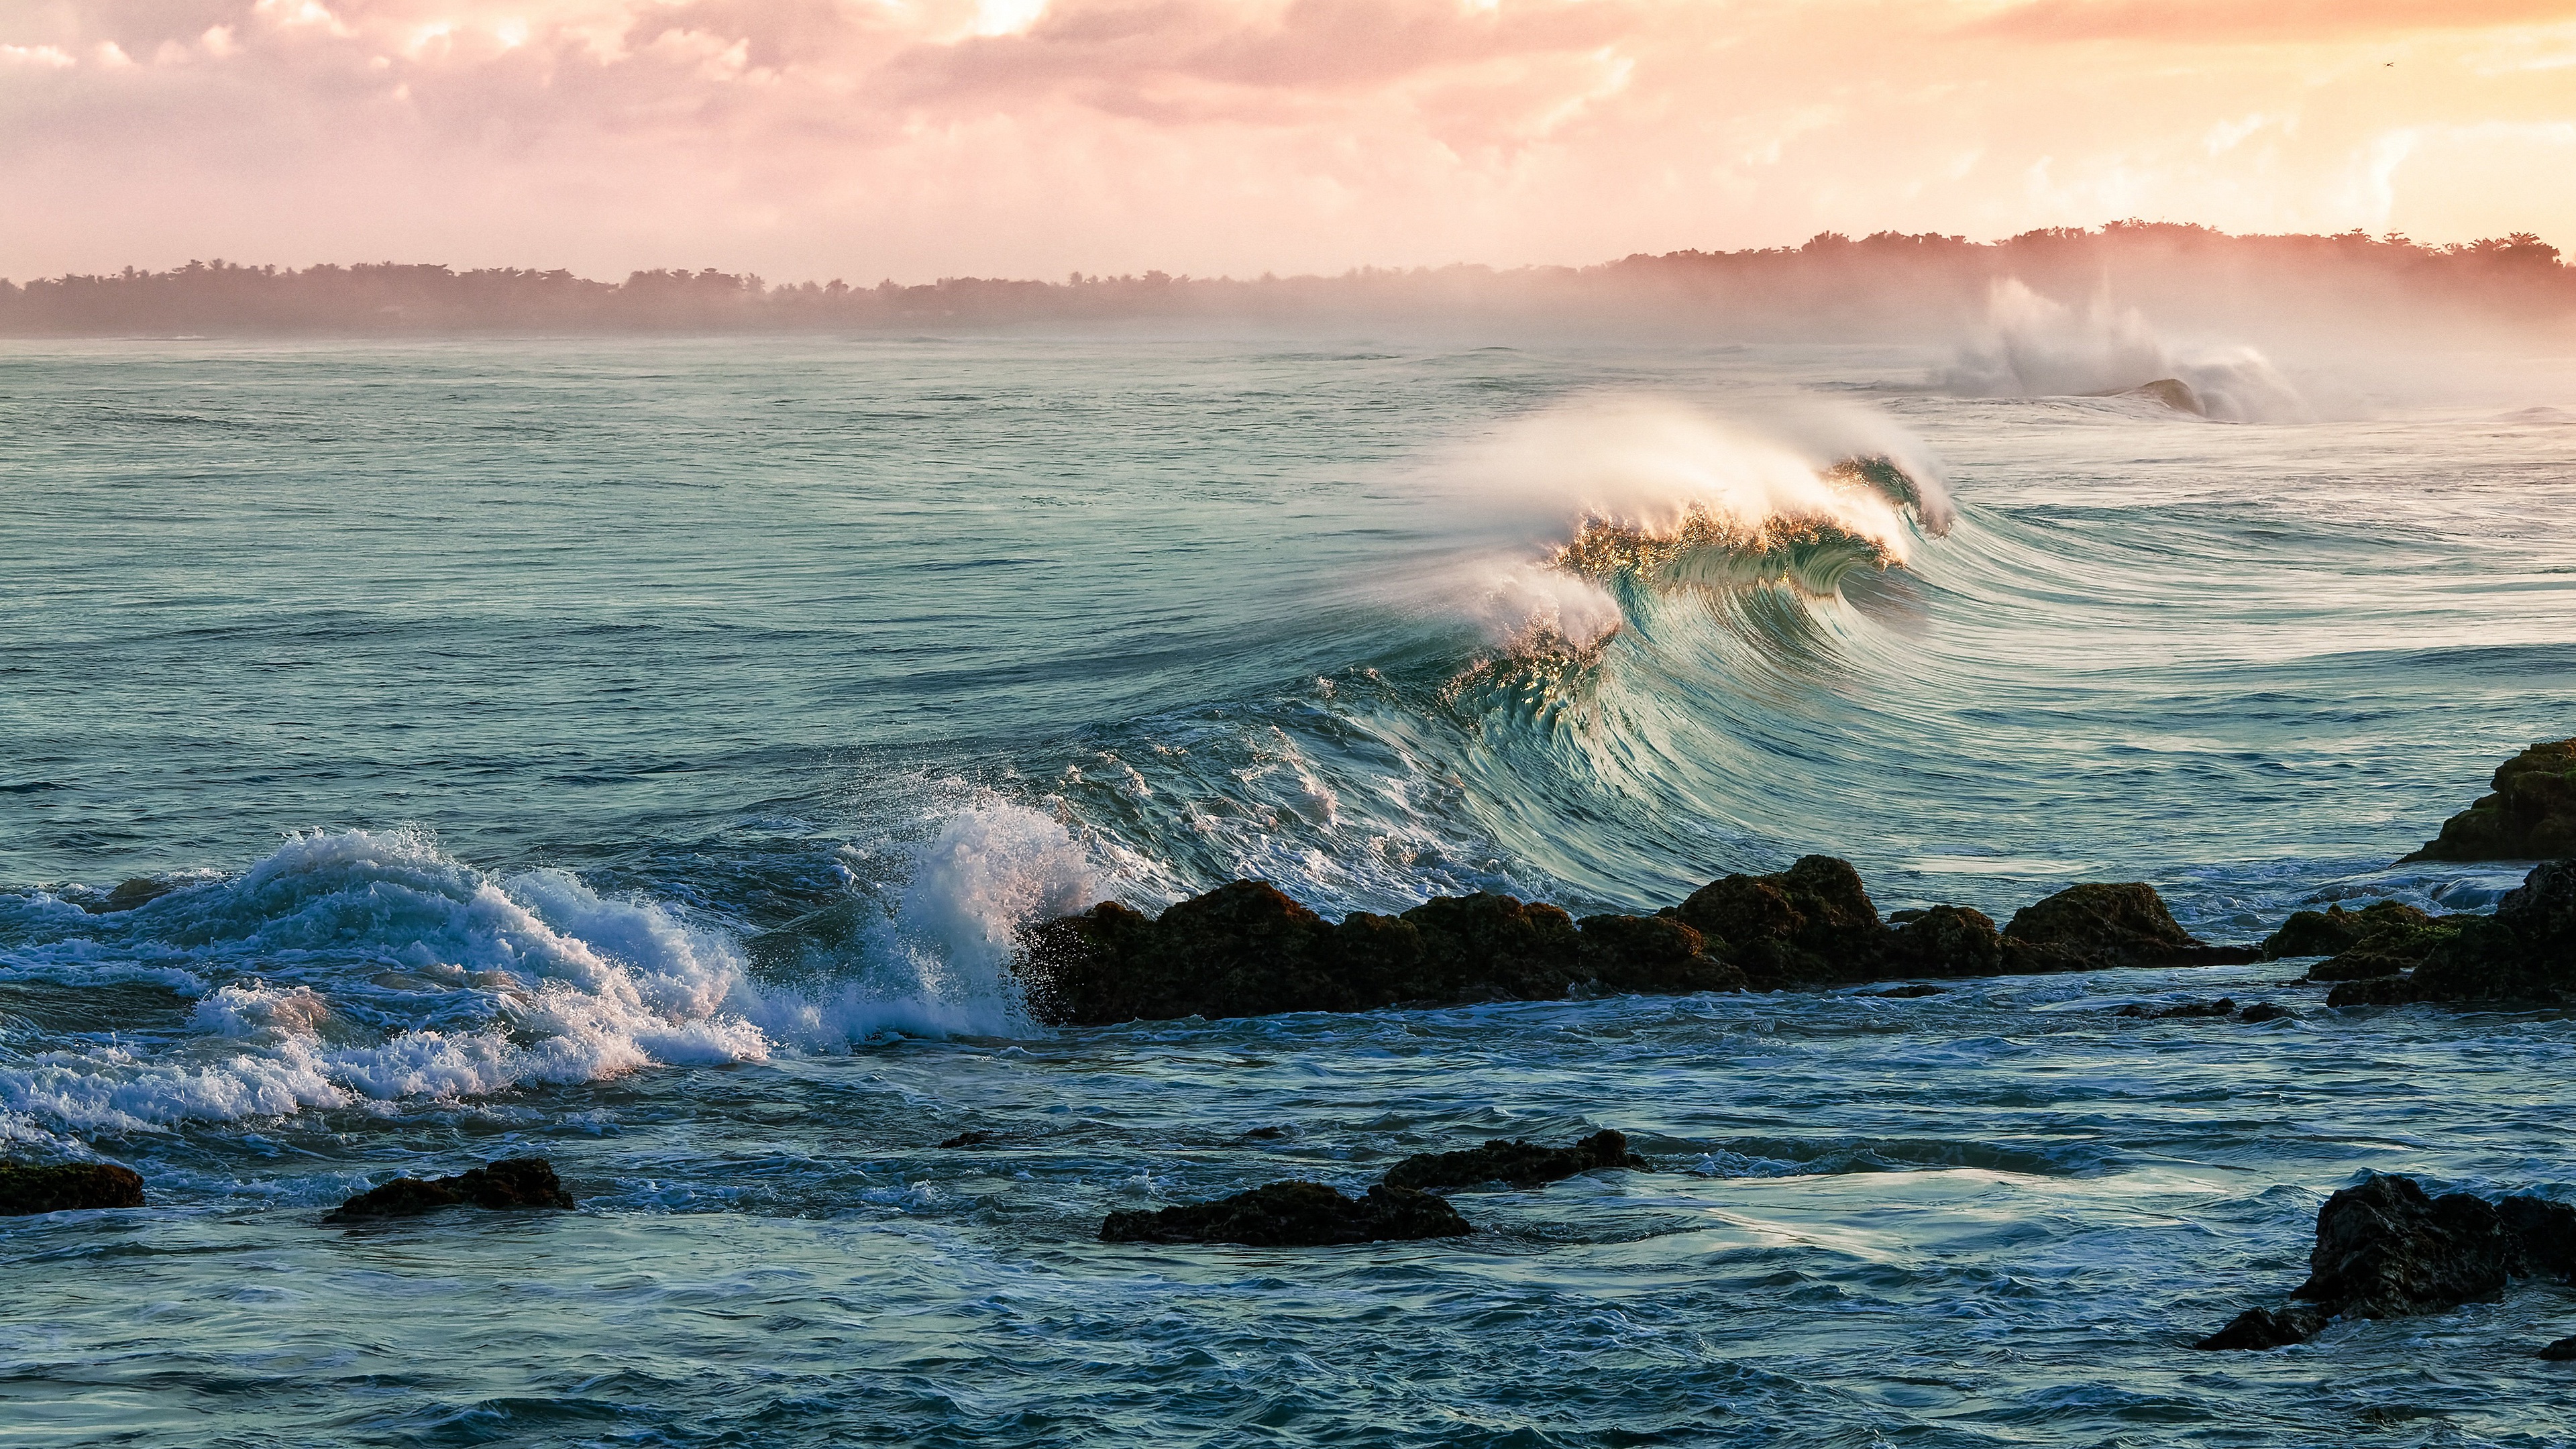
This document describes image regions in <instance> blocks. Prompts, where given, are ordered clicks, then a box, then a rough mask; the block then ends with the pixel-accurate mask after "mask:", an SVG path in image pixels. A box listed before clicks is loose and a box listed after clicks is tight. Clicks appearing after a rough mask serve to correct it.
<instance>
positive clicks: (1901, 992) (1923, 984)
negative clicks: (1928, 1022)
mask: <svg viewBox="0 0 2576 1449" xmlns="http://www.w3.org/2000/svg"><path fill="white" fill-rule="evenodd" d="M1948 991H1949V988H1948V987H1945V986H1934V985H1933V984H1931V983H1930V982H1928V981H1917V982H1914V983H1913V984H1911V985H1908V986H1891V987H1889V988H1887V989H1886V990H1885V991H1864V992H1862V993H1861V994H1862V995H1863V996H1870V997H1896V998H1910V997H1917V996H1941V995H1945V994H1947V993H1948Z"/></svg>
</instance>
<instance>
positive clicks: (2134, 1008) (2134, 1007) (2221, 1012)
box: [2111, 996, 2236, 1021]
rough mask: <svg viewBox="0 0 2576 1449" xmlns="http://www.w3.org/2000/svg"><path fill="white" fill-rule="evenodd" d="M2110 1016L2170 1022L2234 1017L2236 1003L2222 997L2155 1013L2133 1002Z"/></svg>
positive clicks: (2172, 1007) (2184, 1004) (2186, 1002)
mask: <svg viewBox="0 0 2576 1449" xmlns="http://www.w3.org/2000/svg"><path fill="white" fill-rule="evenodd" d="M2111 1014H2112V1015H2114V1016H2142V1017H2146V1018H2148V1019H2150V1020H2154V1021H2172V1020H2177V1019H2180V1020H2190V1019H2192V1018H2195V1017H2216V1016H2234V1015H2235V1014H2236V1003H2235V1001H2234V1000H2232V999H2231V998H2228V997H2225V996H2222V997H2220V998H2218V999H2217V1000H2216V1001H2184V1002H2177V1003H2176V1004H2174V1005H2172V1006H2168V1007H2166V1008H2165V1009H2164V1010H2162V1011H2157V1010H2155V1009H2153V1008H2151V1007H2149V1006H2147V1005H2146V1004H2144V1003H2143V1002H2134V1001H2133V1002H2131V1003H2129V1004H2128V1005H2127V1006H2123V1007H2121V1008H2120V1009H2119V1010H2118V1011H2115V1012H2113V1013H2111Z"/></svg>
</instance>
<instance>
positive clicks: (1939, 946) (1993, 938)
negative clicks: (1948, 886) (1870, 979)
mask: <svg viewBox="0 0 2576 1449" xmlns="http://www.w3.org/2000/svg"><path fill="white" fill-rule="evenodd" d="M1899 914H1902V915H1905V916H1908V917H1910V919H1908V920H1906V921H1903V922H1901V923H1899V924H1898V926H1897V928H1896V930H1895V933H1894V935H1893V936H1892V938H1891V939H1890V940H1889V941H1888V944H1887V968H1888V969H1889V970H1890V971H1893V972H1896V973H1898V974H1901V975H1907V976H1993V975H1996V974H1997V973H1999V972H2001V971H2002V970H2003V969H2004V938H2003V933H2002V932H2001V931H1998V930H1996V929H1995V923H1994V921H1993V920H1992V919H1991V918H1990V917H1988V916H1987V915H1986V913H1985V912H1983V911H1980V910H1976V909H1974V908H1972V907H1968V906H1934V907H1932V908H1931V909H1930V910H1927V911H1906V912H1900V913H1899ZM1891 919H1892V918H1891Z"/></svg>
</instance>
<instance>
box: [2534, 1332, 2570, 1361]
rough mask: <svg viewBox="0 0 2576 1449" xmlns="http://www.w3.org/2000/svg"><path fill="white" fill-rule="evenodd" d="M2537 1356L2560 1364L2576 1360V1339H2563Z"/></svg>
mask: <svg viewBox="0 0 2576 1449" xmlns="http://www.w3.org/2000/svg"><path fill="white" fill-rule="evenodd" d="M2536 1356H2537V1357H2540V1358H2545V1359H2550V1360H2552V1361H2554V1362H2558V1363H2567V1362H2569V1361H2571V1360H2576V1338H2562V1339H2560V1340H2558V1341H2557V1342H2556V1343H2553V1344H2550V1345H2549V1346H2548V1347H2546V1348H2544V1349H2542V1350H2541V1351H2540V1352H2539V1354H2538V1355H2536Z"/></svg>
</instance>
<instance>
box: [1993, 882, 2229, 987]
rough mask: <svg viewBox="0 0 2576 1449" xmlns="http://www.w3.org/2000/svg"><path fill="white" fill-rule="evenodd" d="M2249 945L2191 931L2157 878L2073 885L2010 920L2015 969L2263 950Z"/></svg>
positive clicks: (2182, 959)
mask: <svg viewBox="0 0 2576 1449" xmlns="http://www.w3.org/2000/svg"><path fill="white" fill-rule="evenodd" d="M2257 954H2258V953H2256V952H2255V951H2254V950H2253V949H2252V948H2250V947H2240V946H2211V945H2207V944H2204V943H2203V942H2200V941H2197V940H2195V939H2193V938H2192V936H2191V934H2190V933H2189V932H2187V931H2185V930H2183V928H2182V927H2181V926H2180V925H2179V924H2177V923H2176V922H2175V920H2174V918H2173V913H2172V912H2171V911H2168V910H2166V909H2165V903H2164V900H2163V898H2162V897H2160V896H2158V895H2157V894H2156V889H2155V887H2154V886H2151V885H2145V884H2141V883H2137V882H2130V883H2127V884H2119V885H2109V884H2098V883H2096V884H2087V885H2078V886H2068V887H2067V888H2066V889H2064V890H2062V891H2059V892H2058V893H2057V894H2055V895H2053V896H2050V897H2048V898H2047V899H2046V900H2043V901H2040V902H2038V903H2037V904H2035V905H2028V906H2024V907H2022V908H2021V909H2020V910H2018V911H2015V912H2014V913H2013V918H2012V923H2011V924H2009V925H2007V926H2005V927H2004V961H2005V969H2006V970H2009V971H2100V970H2109V969H2113V968H2117V967H2125V966H2231V965H2241V964H2243V963H2244V962H2248V961H2252V960H2254V959H2255V958H2256V955H2257Z"/></svg>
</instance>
